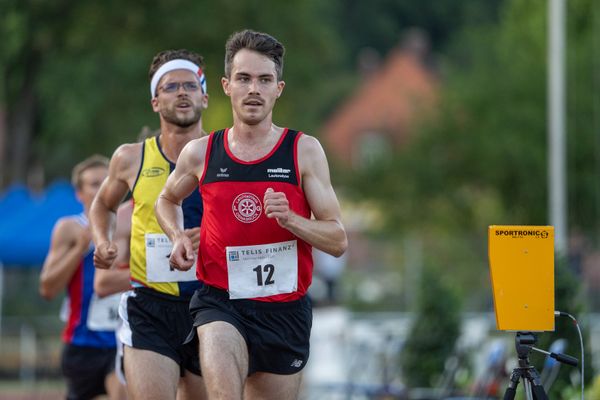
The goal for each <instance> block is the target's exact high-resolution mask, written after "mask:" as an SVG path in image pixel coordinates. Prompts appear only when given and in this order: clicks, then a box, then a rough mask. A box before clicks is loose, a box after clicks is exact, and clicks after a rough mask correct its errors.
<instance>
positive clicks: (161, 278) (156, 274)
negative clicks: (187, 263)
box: [146, 233, 196, 282]
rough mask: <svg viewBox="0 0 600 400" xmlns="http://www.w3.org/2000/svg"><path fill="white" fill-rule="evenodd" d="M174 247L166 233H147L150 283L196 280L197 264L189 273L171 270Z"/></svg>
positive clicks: (147, 263) (148, 277)
mask: <svg viewBox="0 0 600 400" xmlns="http://www.w3.org/2000/svg"><path fill="white" fill-rule="evenodd" d="M172 249H173V245H172V244H171V241H170V240H169V238H168V237H167V235H165V234H164V233H146V279H147V280H148V282H188V281H195V280H196V264H195V263H194V265H193V266H192V268H190V269H189V270H187V271H180V270H178V269H175V268H171V266H170V265H169V257H171V250H172Z"/></svg>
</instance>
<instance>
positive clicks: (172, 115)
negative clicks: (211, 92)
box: [152, 69, 208, 128]
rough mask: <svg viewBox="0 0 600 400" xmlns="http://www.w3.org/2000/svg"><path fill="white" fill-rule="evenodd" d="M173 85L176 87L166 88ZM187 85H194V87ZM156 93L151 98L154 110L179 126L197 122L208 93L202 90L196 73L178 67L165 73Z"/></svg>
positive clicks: (185, 126)
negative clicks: (172, 89)
mask: <svg viewBox="0 0 600 400" xmlns="http://www.w3.org/2000/svg"><path fill="white" fill-rule="evenodd" d="M193 84H196V85H193ZM173 85H175V86H176V87H177V89H176V90H175V91H173V92H171V91H169V89H168V88H169V87H170V86H173ZM186 86H188V87H187V88H186ZM189 86H195V87H196V89H195V90H194V89H191V88H190V87H189ZM156 93H157V95H156V97H155V98H154V99H152V108H153V109H154V111H155V112H158V113H159V114H160V115H161V117H162V119H164V120H165V121H166V122H168V123H171V124H173V125H176V126H179V127H181V128H187V127H189V126H192V125H194V124H196V123H198V121H200V118H201V117H202V110H203V109H205V108H206V107H207V106H208V95H207V94H204V93H203V92H202V87H201V86H200V81H199V79H198V75H196V74H194V73H193V72H191V71H188V70H184V69H178V70H175V71H171V72H169V73H167V74H165V76H163V77H162V78H161V80H160V82H159V83H158V86H157V90H156Z"/></svg>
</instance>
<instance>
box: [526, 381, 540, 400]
mask: <svg viewBox="0 0 600 400" xmlns="http://www.w3.org/2000/svg"><path fill="white" fill-rule="evenodd" d="M523 387H524V388H525V398H526V399H527V400H538V399H537V398H536V397H534V395H533V393H532V392H531V382H530V381H529V379H528V377H526V376H525V377H523Z"/></svg>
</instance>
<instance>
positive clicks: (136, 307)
mask: <svg viewBox="0 0 600 400" xmlns="http://www.w3.org/2000/svg"><path fill="white" fill-rule="evenodd" d="M119 315H120V316H121V319H122V320H123V326H122V327H121V329H120V330H119V338H120V339H121V341H122V342H123V344H125V345H127V346H129V347H133V348H135V349H142V350H150V351H153V352H155V353H158V354H162V355H164V356H166V357H169V358H170V359H172V360H174V361H175V362H176V363H177V364H178V365H179V366H180V368H181V371H180V372H181V376H183V375H184V370H188V371H190V372H192V373H194V374H196V375H200V361H199V359H198V353H197V352H195V351H193V349H190V348H189V347H187V346H183V342H184V341H185V338H186V337H187V335H188V333H189V332H190V330H191V329H192V318H191V316H190V311H189V298H188V299H183V298H179V297H175V296H170V295H167V294H163V293H158V292H156V291H154V290H152V289H147V288H136V289H134V290H133V291H129V292H127V293H125V294H123V297H122V298H121V305H120V307H119ZM124 363H125V364H127V358H125V359H124Z"/></svg>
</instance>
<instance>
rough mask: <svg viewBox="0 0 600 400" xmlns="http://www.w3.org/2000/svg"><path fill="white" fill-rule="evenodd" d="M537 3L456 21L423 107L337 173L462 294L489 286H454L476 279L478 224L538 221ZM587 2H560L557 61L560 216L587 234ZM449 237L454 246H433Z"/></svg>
mask: <svg viewBox="0 0 600 400" xmlns="http://www.w3.org/2000/svg"><path fill="white" fill-rule="evenodd" d="M546 6H547V4H546V3H540V2H530V1H525V0H512V1H508V2H506V3H504V5H503V7H502V9H501V12H500V18H499V22H498V23H491V24H488V25H478V26H467V27H466V28H465V29H464V30H463V31H462V32H461V33H460V34H459V35H457V36H456V37H455V39H454V40H453V41H452V43H451V44H450V47H449V48H448V51H447V52H446V53H445V54H446V56H445V58H444V59H443V62H442V76H443V77H444V81H443V88H442V94H441V99H440V103H439V107H438V109H437V110H436V112H435V114H430V115H428V116H427V119H424V120H423V121H422V123H421V125H420V126H419V127H418V128H417V129H415V131H414V132H413V139H412V141H411V142H410V143H409V144H408V145H407V146H405V147H404V148H402V149H401V150H399V151H398V152H397V153H396V154H394V156H393V157H390V158H387V159H382V160H380V162H379V163H378V164H376V165H373V166H371V167H369V168H366V169H365V170H363V171H359V172H358V173H357V172H354V173H353V174H352V175H351V176H348V177H347V179H348V180H347V182H349V183H348V187H351V188H354V189H356V192H355V193H357V194H358V195H359V196H360V198H365V197H366V198H369V199H371V200H372V201H374V202H376V204H378V205H379V207H380V208H381V209H382V210H386V219H385V220H386V222H387V231H388V233H389V234H391V235H399V236H403V235H406V234H408V233H411V234H414V232H418V233H419V234H421V235H422V236H423V237H424V238H425V239H424V241H425V248H426V250H425V256H426V257H429V258H432V259H433V260H436V261H433V264H436V265H440V266H446V267H451V268H452V269H453V271H455V272H454V273H453V274H451V275H449V276H448V279H449V280H450V281H454V283H455V286H462V287H463V288H464V287H467V288H469V289H468V290H469V293H465V294H466V295H472V294H474V293H477V292H478V291H481V293H483V292H489V284H486V285H483V286H482V285H474V286H471V285H467V286H465V285H464V282H471V283H475V282H476V281H477V279H476V278H475V277H476V276H477V277H480V283H482V282H483V281H484V280H487V274H485V269H483V267H482V266H485V265H486V264H487V255H486V254H485V238H486V235H487V232H486V229H487V226H488V225H492V224H515V225H521V224H536V225H546V224H548V222H549V221H548V183H547V182H548V175H547V163H548V158H547V133H546V132H547V122H546V121H547V111H546V76H547V70H546V62H547V56H546V54H547V22H546V18H547V9H546ZM599 8H600V5H599V4H598V3H597V2H593V1H589V0H577V1H571V2H569V3H568V19H567V21H568V47H567V48H568V51H567V60H566V61H567V71H568V72H567V74H568V75H567V86H568V93H569V96H568V98H567V107H568V111H567V121H568V128H567V143H568V149H567V151H568V155H567V157H568V163H567V170H568V172H567V173H568V198H569V205H568V207H569V208H568V214H569V222H570V226H571V228H577V229H579V230H581V231H583V232H584V233H585V234H587V235H588V237H590V238H595V240H598V232H599V231H600V229H599V228H600V226H599V221H600V193H599V189H598V187H599V185H598V182H597V177H598V168H599V167H600V162H599V159H598V154H600V142H598V131H599V129H600V126H599V125H598V117H597V116H598V111H599V110H598V109H597V104H598V102H597V99H598V93H599V89H600V88H599V87H598V84H599V83H600V82H599V81H598V80H597V79H596V78H597V77H596V78H594V77H595V76H596V75H597V73H596V75H594V73H593V72H592V70H593V66H594V65H595V64H597V60H595V59H594V58H593V57H594V54H597V51H596V52H595V51H594V50H597V49H594V47H593V46H594V40H593V37H594V32H596V33H597V32H598V28H597V27H596V28H594V22H593V15H594V13H595V14H596V15H600V14H599V13H600V10H599ZM596 23H597V22H596ZM595 46H597V43H596V45H595ZM594 99H596V101H595V103H596V106H595V107H596V110H594V101H593V100H594ZM452 239H454V240H455V243H456V246H454V247H450V246H446V248H445V249H444V248H442V246H443V245H444V243H445V244H448V243H450V242H449V240H450V241H451V240H452ZM440 250H441V251H440ZM469 279H470V281H469ZM486 305H487V304H486Z"/></svg>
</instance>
